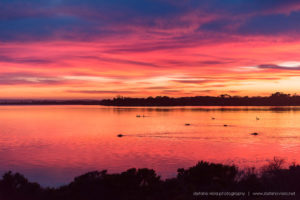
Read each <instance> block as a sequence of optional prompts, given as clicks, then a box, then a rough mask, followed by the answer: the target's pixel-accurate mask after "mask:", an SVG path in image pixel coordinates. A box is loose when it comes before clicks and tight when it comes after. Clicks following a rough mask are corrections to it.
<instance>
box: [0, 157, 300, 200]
mask: <svg viewBox="0 0 300 200" xmlns="http://www.w3.org/2000/svg"><path fill="white" fill-rule="evenodd" d="M299 180H300V166H299V165H295V164H293V165H291V166H290V167H289V168H286V169H284V168H282V161H281V160H278V159H274V161H272V162H270V163H269V165H267V166H265V167H263V168H262V169H261V170H260V171H258V170H255V169H254V168H251V169H247V170H238V168H237V167H235V166H229V165H222V164H214V163H208V162H204V161H201V162H199V163H198V164H197V165H196V166H193V167H191V168H189V169H178V174H177V177H175V178H172V179H167V180H161V178H160V177H159V176H158V175H157V174H156V173H155V171H154V170H150V169H129V170H127V171H125V172H122V173H119V174H108V173H107V171H100V172H99V171H94V172H89V173H86V174H84V175H81V176H78V177H76V178H75V179H74V181H72V182H71V183H70V184H68V185H65V186H62V187H59V188H43V187H41V186H40V185H39V184H37V183H31V182H29V181H28V180H27V179H26V178H25V177H24V176H22V175H21V174H18V173H16V174H13V173H12V172H8V173H6V174H4V175H3V177H2V179H1V180H0V199H1V200H2V199H3V200H19V199H20V200H27V199H28V200H29V199H30V200H40V199H41V200H48V199H49V200H50V199H51V200H71V199H72V200H96V199H97V200H99V199H105V200H106V199H107V200H144V199H145V200H166V199H167V200H168V199H170V200H189V199H297V192H298V193H299V192H300V183H299ZM252 191H255V192H259V191H261V192H264V191H265V192H269V191H272V192H281V191H282V192H296V196H286V197H284V196H283V197H274V196H270V197H253V196H246V197H213V196H210V197H205V196H204V197H201V196H200V197H197V196H195V195H193V194H194V193H195V192H246V193H248V192H252ZM298 199H300V197H298Z"/></svg>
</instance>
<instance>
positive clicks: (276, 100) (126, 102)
mask: <svg viewBox="0 0 300 200" xmlns="http://www.w3.org/2000/svg"><path fill="white" fill-rule="evenodd" d="M0 105H104V106H300V96H298V95H290V94H284V93H281V92H276V93H274V94H272V95H271V96H268V97H261V96H257V97H248V96H244V97H241V96H230V95H227V94H225V95H220V96H218V97H213V96H195V97H178V98H173V97H167V96H157V97H148V98H130V97H122V96H119V97H117V98H113V99H104V100H0Z"/></svg>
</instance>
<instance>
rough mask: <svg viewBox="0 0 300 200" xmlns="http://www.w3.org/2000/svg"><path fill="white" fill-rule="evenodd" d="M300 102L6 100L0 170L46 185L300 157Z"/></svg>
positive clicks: (0, 113) (0, 123)
mask: <svg viewBox="0 0 300 200" xmlns="http://www.w3.org/2000/svg"><path fill="white" fill-rule="evenodd" d="M298 110H300V109H299V107H285V108H279V107H276V109H275V108H270V107H160V108H155V107H150V108H149V107H133V108H132V107H127V108H126V107H125V108H124V107H104V106H2V107H0V173H3V172H5V171H8V170H13V171H18V172H21V173H22V174H24V175H25V176H26V177H28V178H29V179H30V180H32V181H38V182H40V183H42V184H43V185H60V184H63V183H66V182H69V181H70V180H71V179H72V178H73V177H74V176H76V175H79V174H82V173H85V172H87V171H90V170H102V169H108V171H109V172H120V171H124V170H126V169H128V168H131V167H147V168H154V169H155V170H156V171H157V172H158V173H159V174H160V175H162V176H163V177H164V178H166V177H170V176H173V175H175V174H176V170H177V168H179V167H189V166H192V165H194V164H195V163H196V162H197V161H199V160H206V161H212V162H222V163H225V164H228V163H235V164H237V165H239V166H241V167H243V166H253V165H255V166H261V165H263V164H265V162H266V160H268V159H272V158H273V157H274V156H277V157H282V158H286V159H287V161H288V162H293V161H296V162H298V163H299V161H300V158H299V156H298V155H299V152H300V112H294V111H298ZM136 115H144V116H147V117H140V118H138V117H136ZM256 117H259V118H260V120H257V119H256ZM212 118H214V120H212ZM186 123H189V124H190V126H185V124H186ZM224 124H227V125H228V127H224ZM254 132H257V133H259V135H257V136H254V135H251V133H254ZM118 134H122V135H124V136H123V137H117V136H118Z"/></svg>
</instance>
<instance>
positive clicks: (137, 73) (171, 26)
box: [0, 0, 300, 99]
mask: <svg viewBox="0 0 300 200" xmlns="http://www.w3.org/2000/svg"><path fill="white" fill-rule="evenodd" d="M0 69H1V70H0V90H1V96H0V98H2V99H3V98H21V99H28V98H38V99H39V98H44V99H73V98H75V99H77V98H80V99H96V98H99V99H101V98H112V97H115V96H117V95H123V96H130V97H147V96H157V95H167V96H175V97H176V96H197V95H220V94H224V93H227V94H230V95H249V96H255V95H264V96H265V95H270V94H271V93H273V92H276V91H281V92H287V93H291V94H293V93H298V94H300V84H299V83H300V2H299V1H297V0H284V1H283V0H263V1H262V0H226V1H225V0H202V1H200V0H109V1H108V0H49V1H45V0H26V1H24V0H1V1H0Z"/></svg>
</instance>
